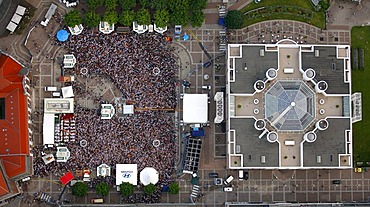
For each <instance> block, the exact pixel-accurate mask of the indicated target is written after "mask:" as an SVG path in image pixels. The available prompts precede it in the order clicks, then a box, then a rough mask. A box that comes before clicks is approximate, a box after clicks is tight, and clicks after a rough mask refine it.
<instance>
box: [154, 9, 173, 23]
mask: <svg viewBox="0 0 370 207" xmlns="http://www.w3.org/2000/svg"><path fill="white" fill-rule="evenodd" d="M169 20H170V15H169V13H168V11H167V10H164V9H160V10H157V11H156V12H155V14H154V23H155V24H156V26H157V27H161V28H164V27H166V26H167V25H168V22H169Z"/></svg>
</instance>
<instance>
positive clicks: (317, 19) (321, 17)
mask: <svg viewBox="0 0 370 207" xmlns="http://www.w3.org/2000/svg"><path fill="white" fill-rule="evenodd" d="M277 5H279V6H283V5H286V6H294V7H300V8H302V9H303V10H308V11H311V12H312V18H311V19H307V18H304V17H302V16H297V15H296V12H294V11H292V13H291V14H289V13H276V12H274V11H271V14H270V15H268V16H261V17H257V18H253V19H250V18H245V19H244V24H243V27H246V26H249V25H251V24H255V23H257V22H262V21H266V20H274V19H289V20H296V21H300V22H307V23H308V24H312V25H314V26H316V27H319V28H322V29H325V13H324V12H318V11H315V10H314V8H313V6H312V5H311V3H310V0H285V1H281V0H263V1H261V2H260V3H258V4H256V3H254V2H252V3H250V4H248V5H247V6H246V7H244V8H243V9H241V10H240V11H241V12H242V13H243V14H245V13H246V12H248V11H251V10H255V9H258V8H261V7H275V6H277Z"/></svg>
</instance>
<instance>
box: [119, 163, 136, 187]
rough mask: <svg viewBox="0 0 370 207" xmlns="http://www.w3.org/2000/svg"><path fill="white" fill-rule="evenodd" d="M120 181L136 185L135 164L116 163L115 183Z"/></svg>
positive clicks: (120, 182)
mask: <svg viewBox="0 0 370 207" xmlns="http://www.w3.org/2000/svg"><path fill="white" fill-rule="evenodd" d="M122 182H126V183H131V184H132V185H137V164H116V185H117V186H119V185H120V184H122Z"/></svg>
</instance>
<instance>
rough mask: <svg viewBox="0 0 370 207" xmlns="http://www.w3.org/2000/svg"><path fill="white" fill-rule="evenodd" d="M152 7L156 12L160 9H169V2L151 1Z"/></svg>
mask: <svg viewBox="0 0 370 207" xmlns="http://www.w3.org/2000/svg"><path fill="white" fill-rule="evenodd" d="M150 7H151V8H152V9H155V10H159V9H167V7H168V0H155V1H151V3H150Z"/></svg>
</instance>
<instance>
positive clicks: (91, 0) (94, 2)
mask: <svg viewBox="0 0 370 207" xmlns="http://www.w3.org/2000/svg"><path fill="white" fill-rule="evenodd" d="M103 2H104V0H87V2H86V3H87V7H88V8H89V9H91V10H95V9H96V8H97V7H99V6H101V5H103Z"/></svg>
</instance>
